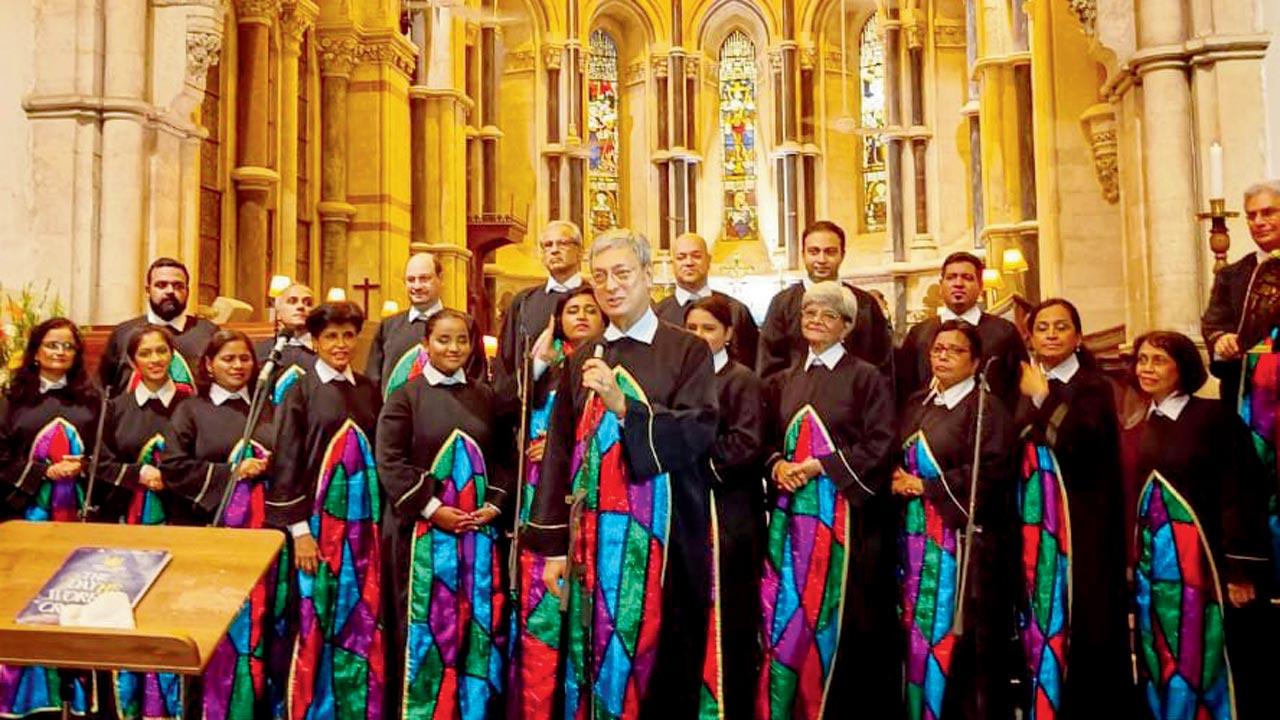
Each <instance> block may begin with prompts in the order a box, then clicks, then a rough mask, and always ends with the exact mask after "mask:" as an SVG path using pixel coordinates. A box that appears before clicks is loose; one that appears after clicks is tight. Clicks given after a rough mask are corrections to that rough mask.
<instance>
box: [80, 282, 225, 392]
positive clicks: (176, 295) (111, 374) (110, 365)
mask: <svg viewBox="0 0 1280 720" xmlns="http://www.w3.org/2000/svg"><path fill="white" fill-rule="evenodd" d="M190 282H191V276H190V273H188V272H187V266H186V265H183V264H182V263H180V262H178V261H177V260H174V259H173V258H167V257H162V258H158V259H156V261H155V262H153V263H151V267H149V268H147V283H146V291H147V312H146V313H144V314H143V315H141V316H139V317H136V318H133V319H131V320H126V321H124V322H122V323H120V324H119V325H117V326H116V327H115V329H113V330H112V331H111V336H110V337H109V338H108V339H107V347H106V350H104V351H103V355H102V363H101V364H100V365H99V366H98V377H99V380H100V383H101V386H102V387H103V388H104V389H105V390H106V392H107V393H108V394H109V395H116V394H118V393H121V392H124V391H126V390H130V389H132V388H131V386H132V385H133V384H134V382H135V380H136V378H135V377H134V374H133V367H132V366H130V365H129V354H128V344H129V338H131V337H133V334H134V333H136V332H137V331H138V330H140V329H142V328H143V327H145V326H147V325H164V326H166V327H168V328H169V329H170V331H172V332H173V344H174V346H175V347H176V348H177V349H178V352H177V354H176V355H175V356H174V357H175V364H174V366H173V367H172V368H171V369H170V374H171V376H172V377H173V378H174V380H175V381H176V382H178V383H179V384H183V385H191V384H193V383H194V375H195V372H194V370H193V368H194V367H195V366H196V364H197V361H198V359H199V358H200V355H201V353H203V352H204V348H205V345H207V344H208V343H209V338H210V337H212V336H213V334H214V332H216V331H217V330H218V326H217V325H214V324H213V323H211V322H209V321H208V320H205V319H204V318H201V317H196V316H194V315H188V314H187V300H188V298H189V297H190V292H191V286H190Z"/></svg>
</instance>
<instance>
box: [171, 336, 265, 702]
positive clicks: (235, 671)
mask: <svg viewBox="0 0 1280 720" xmlns="http://www.w3.org/2000/svg"><path fill="white" fill-rule="evenodd" d="M199 371H200V394H199V396H197V397H194V398H191V399H189V400H185V401H183V402H182V403H181V404H179V405H178V408H177V410H175V411H174V413H173V418H172V420H171V421H170V423H169V426H168V427H167V428H166V429H165V432H164V453H163V454H161V456H160V473H161V475H162V477H163V479H164V484H165V486H166V487H167V488H169V490H170V491H171V492H173V493H174V494H176V495H179V496H181V497H183V498H185V499H186V501H187V502H190V503H191V504H192V506H193V512H194V513H195V516H196V519H197V520H198V521H200V522H202V523H208V522H210V521H212V520H213V519H214V515H215V513H216V512H217V510H218V507H219V505H220V504H221V502H222V498H223V497H224V495H225V494H226V492H227V490H228V486H230V498H229V501H228V503H227V505H226V512H225V514H224V516H223V517H222V519H221V525H222V526H224V527H232V528H249V529H260V528H265V527H267V521H266V496H267V488H268V484H269V482H270V480H269V472H268V469H269V466H270V461H271V448H272V447H273V444H274V443H273V435H274V430H273V428H272V426H271V424H270V420H269V419H264V421H263V422H262V423H260V424H259V425H258V426H257V427H256V428H254V429H253V434H252V436H251V438H250V440H251V441H250V447H248V448H243V449H242V448H241V447H240V439H241V435H242V433H243V432H244V428H245V424H246V419H247V417H248V415H249V406H250V403H251V402H252V398H251V397H250V381H251V380H252V379H253V378H254V377H255V375H256V373H257V362H256V361H255V360H254V355H253V345H252V343H251V342H250V341H249V338H248V336H246V335H245V334H244V333H242V332H240V331H238V330H219V331H218V332H216V333H214V335H213V337H212V338H210V340H209V345H208V347H206V348H205V351H204V354H203V355H202V356H201V358H200V363H199ZM269 412H270V408H268V409H267V413H264V414H269ZM283 574H284V573H282V572H279V573H278V572H277V571H276V569H275V568H273V569H271V570H268V571H267V575H266V577H264V579H263V580H262V582H263V583H264V585H265V591H263V588H259V590H255V591H254V593H253V594H252V595H251V596H250V599H249V601H248V602H246V603H245V606H244V607H243V608H242V609H241V610H240V613H241V615H240V616H239V617H237V619H236V620H233V621H232V623H231V629H230V630H229V631H228V634H227V635H226V636H224V637H223V639H222V641H221V642H220V643H218V646H217V647H216V648H215V649H214V651H213V656H212V658H211V659H210V660H209V664H208V666H206V668H205V671H204V675H203V676H202V678H201V682H200V690H201V692H202V699H201V707H202V711H203V712H204V714H205V716H206V717H209V718H213V719H214V720H223V719H224V718H242V717H270V716H271V713H272V711H273V709H272V707H271V706H272V705H273V704H274V699H272V700H269V699H268V678H267V675H268V674H269V673H270V674H272V678H273V679H272V681H271V688H270V690H271V692H272V695H273V696H274V694H275V693H276V692H277V683H276V682H275V678H276V674H275V672H274V671H276V670H278V668H276V667H274V664H273V660H276V659H277V657H276V656H275V655H273V652H274V653H278V652H279V648H280V644H281V643H283V642H285V639H284V638H277V637H275V636H276V635H277V634H278V633H277V630H276V627H275V625H276V622H275V620H276V618H275V616H274V613H273V611H274V610H275V599H276V596H277V594H278V593H279V592H283V590H281V589H279V588H278V582H277V579H278V577H279V576H280V575H283ZM286 577H287V576H286Z"/></svg>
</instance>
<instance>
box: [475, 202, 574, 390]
mask: <svg viewBox="0 0 1280 720" xmlns="http://www.w3.org/2000/svg"><path fill="white" fill-rule="evenodd" d="M538 251H539V253H540V254H541V258H542V266H543V267H544V268H546V269H547V281H546V283H544V284H542V285H535V286H533V287H531V288H527V289H524V290H521V291H520V292H518V293H516V295H515V297H514V298H512V299H511V305H510V306H509V307H508V308H507V312H506V313H505V314H504V315H503V317H502V329H501V331H500V332H499V334H498V356H497V357H496V358H495V364H494V367H493V374H494V387H495V388H496V389H497V390H498V391H499V392H502V393H509V394H512V395H514V394H516V392H517V390H516V387H515V381H516V377H517V374H518V369H519V367H520V362H521V359H522V358H523V356H524V353H525V352H526V351H529V350H531V349H532V348H533V342H534V341H535V340H536V339H537V338H538V336H539V334H540V333H541V332H542V330H543V328H545V327H546V326H547V320H548V319H549V318H551V317H552V315H553V311H554V310H555V307H556V305H557V304H559V302H560V301H561V300H563V299H564V296H565V295H566V294H568V293H571V292H573V291H574V290H577V289H578V288H580V287H582V275H580V274H579V269H580V267H581V265H582V232H581V231H580V230H578V226H577V225H575V224H574V223H572V222H570V221H568V220H552V221H551V222H549V223H547V226H546V227H545V228H543V229H542V234H541V235H539V236H538Z"/></svg>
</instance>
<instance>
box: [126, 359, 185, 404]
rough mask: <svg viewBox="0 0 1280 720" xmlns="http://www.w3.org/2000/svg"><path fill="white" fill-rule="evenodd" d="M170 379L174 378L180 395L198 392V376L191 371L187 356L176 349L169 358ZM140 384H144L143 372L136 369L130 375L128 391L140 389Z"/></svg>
mask: <svg viewBox="0 0 1280 720" xmlns="http://www.w3.org/2000/svg"><path fill="white" fill-rule="evenodd" d="M169 379H170V380H173V384H174V386H175V387H176V388H177V390H178V395H179V396H184V395H185V396H187V397H191V396H194V395H195V394H196V376H195V375H193V374H192V373H191V366H190V365H188V364H187V360H186V358H184V357H182V353H180V352H177V351H174V353H173V356H172V357H171V358H170V359H169ZM140 384H142V374H141V373H139V372H138V371H137V370H134V371H133V374H131V375H130V376H129V386H128V392H133V391H134V390H136V389H138V385H140Z"/></svg>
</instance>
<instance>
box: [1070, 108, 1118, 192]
mask: <svg viewBox="0 0 1280 720" xmlns="http://www.w3.org/2000/svg"><path fill="white" fill-rule="evenodd" d="M1080 129H1081V130H1082V131H1083V132H1084V137H1085V140H1087V141H1088V142H1089V147H1090V149H1091V150H1092V151H1093V171H1094V173H1095V174H1096V175H1097V176H1098V184H1099V185H1100V186H1101V189H1102V197H1103V199H1104V200H1106V201H1107V202H1109V203H1111V204H1113V205H1114V204H1115V203H1116V202H1118V201H1119V200H1120V170H1119V167H1117V162H1118V160H1119V151H1118V145H1117V142H1116V111H1115V108H1114V107H1112V106H1111V105H1110V104H1109V103H1098V104H1097V105H1094V106H1092V107H1090V108H1089V109H1088V110H1085V111H1084V114H1083V115H1081V116H1080Z"/></svg>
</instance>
